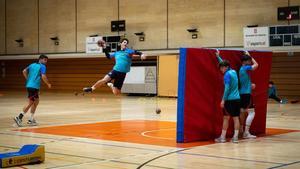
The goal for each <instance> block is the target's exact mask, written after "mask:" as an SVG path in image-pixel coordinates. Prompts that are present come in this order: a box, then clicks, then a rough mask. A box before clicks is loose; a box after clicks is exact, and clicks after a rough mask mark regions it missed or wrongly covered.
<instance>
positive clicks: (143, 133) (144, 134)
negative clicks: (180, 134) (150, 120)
mask: <svg viewBox="0 0 300 169" xmlns="http://www.w3.org/2000/svg"><path fill="white" fill-rule="evenodd" d="M160 130H175V128H170V129H158V130H149V131H144V132H142V133H141V135H142V136H144V137H149V138H154V139H164V140H176V139H173V138H166V137H156V136H149V135H147V133H152V132H156V131H160Z"/></svg>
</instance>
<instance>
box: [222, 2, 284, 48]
mask: <svg viewBox="0 0 300 169" xmlns="http://www.w3.org/2000/svg"><path fill="white" fill-rule="evenodd" d="M287 5H288V1H287V0H263V1H261V0H243V1H240V0H226V1H225V46H243V44H244V42H243V28H244V27H246V26H247V25H258V26H270V25H284V24H287V22H285V21H280V22H279V21H277V8H278V7H283V6H287Z"/></svg>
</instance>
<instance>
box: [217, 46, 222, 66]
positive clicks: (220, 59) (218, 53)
mask: <svg viewBox="0 0 300 169" xmlns="http://www.w3.org/2000/svg"><path fill="white" fill-rule="evenodd" d="M216 57H217V59H218V62H219V63H221V62H223V59H222V58H221V57H220V51H219V50H218V49H216Z"/></svg>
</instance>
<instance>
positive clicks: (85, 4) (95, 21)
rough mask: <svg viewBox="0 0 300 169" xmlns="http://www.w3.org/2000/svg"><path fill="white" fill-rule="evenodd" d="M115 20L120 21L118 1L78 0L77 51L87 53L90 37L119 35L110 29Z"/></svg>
mask: <svg viewBox="0 0 300 169" xmlns="http://www.w3.org/2000/svg"><path fill="white" fill-rule="evenodd" d="M113 20H118V0H77V50H78V51H79V52H83V51H85V39H86V37H88V36H90V35H94V34H99V35H117V33H112V32H111V29H110V23H111V21H113Z"/></svg>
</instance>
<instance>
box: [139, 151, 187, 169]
mask: <svg viewBox="0 0 300 169" xmlns="http://www.w3.org/2000/svg"><path fill="white" fill-rule="evenodd" d="M185 150H189V149H188V148H187V149H181V150H177V151H172V152H169V153H166V154H163V155H160V156H157V157H154V158H152V159H150V160H148V161H146V162H144V163H143V164H141V165H140V166H138V167H137V168H136V169H140V168H142V167H144V166H145V165H147V164H148V163H150V162H152V161H154V160H157V159H159V158H161V157H165V156H167V155H170V154H174V153H178V152H182V151H185Z"/></svg>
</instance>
